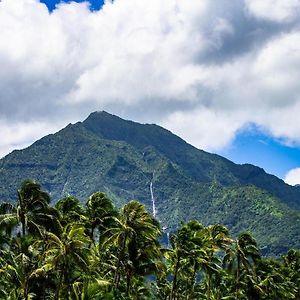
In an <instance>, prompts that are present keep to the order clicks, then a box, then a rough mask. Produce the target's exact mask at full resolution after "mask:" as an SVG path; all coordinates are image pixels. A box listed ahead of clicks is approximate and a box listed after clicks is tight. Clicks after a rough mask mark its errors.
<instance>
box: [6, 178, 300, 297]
mask: <svg viewBox="0 0 300 300" xmlns="http://www.w3.org/2000/svg"><path fill="white" fill-rule="evenodd" d="M17 194H18V199H17V204H16V205H13V204H11V203H1V204H0V299H11V300H12V299H78V300H79V299H80V300H84V299H120V300H121V299H137V300H142V299H165V300H175V299H176V300H179V299H188V300H191V299H224V300H225V299H227V300H230V299H270V300H274V299H300V293H299V286H300V252H299V251H298V250H293V249H291V250H289V251H288V252H287V253H286V254H285V255H283V256H281V257H273V258H270V257H268V258H266V257H262V256H261V254H260V252H259V250H258V246H257V244H256V241H255V240H254V238H253V237H252V236H251V234H250V233H245V232H244V233H241V234H240V235H239V236H238V237H232V236H231V235H230V233H229V232H228V229H227V228H226V227H225V226H224V225H220V224H215V225H209V226H203V225H202V224H201V223H199V222H198V221H193V220H191V221H189V222H187V223H185V224H182V225H181V227H180V228H179V229H178V231H177V232H172V233H170V234H167V233H166V232H164V231H166V229H164V230H163V229H162V228H161V227H160V224H159V222H158V220H156V219H155V218H154V217H153V216H152V215H151V214H150V213H148V212H147V211H146V209H145V207H144V206H143V205H142V204H141V203H139V202H137V201H130V202H128V203H127V204H125V205H124V206H123V207H122V208H121V209H120V210H118V209H116V208H114V206H113V204H112V202H111V200H110V199H109V198H108V197H107V196H106V195H105V194H104V193H101V192H97V193H94V194H92V195H91V196H90V197H89V198H88V199H87V201H86V203H85V205H84V206H83V205H81V203H80V201H79V200H78V199H76V198H74V197H72V196H68V197H65V198H63V199H61V200H59V201H58V202H57V203H56V204H55V206H51V205H50V197H49V195H48V194H47V193H46V192H44V191H43V190H42V189H41V186H40V185H39V184H37V183H36V182H34V181H30V180H27V181H25V182H23V184H22V186H21V187H20V189H19V190H18V193H17ZM278 230H280V228H278Z"/></svg>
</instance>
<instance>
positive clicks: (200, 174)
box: [0, 112, 300, 254]
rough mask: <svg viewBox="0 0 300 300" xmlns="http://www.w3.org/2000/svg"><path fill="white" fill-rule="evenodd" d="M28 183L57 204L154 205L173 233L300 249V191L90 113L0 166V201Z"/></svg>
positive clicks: (170, 138)
mask: <svg viewBox="0 0 300 300" xmlns="http://www.w3.org/2000/svg"><path fill="white" fill-rule="evenodd" d="M26 178H33V179H35V180H37V181H39V182H40V183H41V184H42V186H43V187H44V188H45V189H46V190H47V191H48V192H50V194H51V197H52V199H53V200H54V201H57V200H58V199H59V198H61V197H63V196H65V195H67V194H71V195H74V196H76V197H78V198H80V199H81V200H82V201H85V199H86V198H87V197H88V196H89V195H90V194H92V193H93V192H96V191H99V190H100V191H103V192H105V193H106V194H107V195H108V196H109V197H110V198H112V199H113V201H114V203H115V205H117V206H121V205H123V204H124V203H126V202H127V201H129V200H131V199H137V200H139V201H141V202H142V203H143V204H144V205H146V207H147V208H148V209H149V210H150V211H151V210H152V209H153V199H154V200H155V201H156V203H155V205H156V209H157V217H158V218H159V219H160V220H162V221H163V222H162V223H163V225H164V226H165V227H168V228H169V230H174V229H175V228H176V227H177V226H178V225H179V223H180V222H183V221H187V220H189V219H192V218H196V219H199V220H200V221H202V222H203V223H205V224H208V223H211V224H212V223H224V224H225V225H227V226H228V227H230V228H231V229H233V230H232V231H233V233H234V234H237V233H238V232H239V231H240V230H252V231H253V230H254V236H255V237H256V238H257V239H258V241H259V242H263V245H267V250H266V251H267V253H275V254H278V253H279V252H282V251H284V250H286V249H287V248H288V247H292V246H293V247H297V248H300V238H299V237H298V236H297V232H299V230H300V225H299V220H300V212H299V198H300V197H298V196H299V195H300V189H299V188H297V187H295V188H294V187H290V186H288V185H286V184H285V183H284V182H283V181H282V180H280V179H278V178H277V177H275V176H273V175H269V174H267V173H266V172H265V171H264V170H263V169H261V168H259V167H255V166H253V165H250V164H245V165H236V164H234V163H233V162H231V161H229V160H227V159H226V158H223V157H221V156H218V155H216V154H210V153H207V152H205V151H203V150H199V149H197V148H195V147H193V146H192V145H189V144H188V143H186V142H185V141H184V140H182V139H181V138H180V137H178V136H176V135H173V134H172V133H171V132H170V131H168V130H166V129H164V128H162V127H160V126H158V125H154V124H139V123H136V122H133V121H126V120H123V119H121V118H119V117H117V116H114V115H111V114H109V113H107V112H95V113H92V114H90V116H89V117H88V118H87V119H86V120H84V121H83V122H77V123H75V124H69V125H68V126H66V127H65V128H63V129H62V130H60V131H59V132H57V133H55V134H51V135H48V136H45V137H44V138H42V139H40V140H38V141H37V142H35V143H34V144H32V145H31V146H30V147H28V148H26V149H23V150H18V151H13V152H12V153H11V154H9V155H7V156H6V157H4V158H3V159H1V160H0V182H1V186H0V200H8V201H14V200H15V199H16V189H17V188H18V186H19V184H20V183H21V181H22V180H24V179H26ZM150 186H151V188H150ZM152 194H153V195H152ZM282 194H283V195H284V197H282ZM251 195H254V196H253V197H252V196H251ZM152 196H153V197H152ZM297 197H298V198H297ZM225 212H226V213H225ZM239 215H242V216H243V218H241V217H240V216H239ZM247 222H248V224H247ZM253 224H257V226H256V227H257V228H255V226H253ZM269 224H271V227H270V228H269V231H268V230H267V229H266V228H268V226H269ZM276 226H277V227H278V226H280V227H281V229H282V233H281V234H279V236H278V234H277V233H276V231H275V228H276ZM282 244H283V245H282Z"/></svg>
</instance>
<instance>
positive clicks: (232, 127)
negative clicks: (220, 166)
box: [163, 107, 245, 150]
mask: <svg viewBox="0 0 300 300" xmlns="http://www.w3.org/2000/svg"><path fill="white" fill-rule="evenodd" d="M244 121H245V117H244V116H243V113H241V114H240V115H237V114H234V115H232V113H230V112H227V113H226V112H223V111H212V110H210V109H208V108H205V107H203V108H198V109H196V110H194V111H189V112H175V113H173V114H170V115H169V117H168V118H167V119H166V120H165V121H164V122H163V126H165V127H167V128H169V129H170V130H171V131H173V132H176V133H177V134H179V135H180V136H181V137H183V138H184V139H185V140H187V141H193V144H194V146H196V147H198V148H203V145H205V149H206V150H215V149H220V148H224V147H226V146H227V145H228V143H229V142H230V141H231V140H233V139H234V136H235V133H236V132H237V131H238V130H239V129H240V126H241V124H243V123H244ZM220 133H222V134H220Z"/></svg>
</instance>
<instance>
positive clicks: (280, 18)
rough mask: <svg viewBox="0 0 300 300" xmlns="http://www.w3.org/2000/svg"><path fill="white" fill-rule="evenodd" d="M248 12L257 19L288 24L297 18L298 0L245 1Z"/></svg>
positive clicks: (298, 10)
mask: <svg viewBox="0 0 300 300" xmlns="http://www.w3.org/2000/svg"><path fill="white" fill-rule="evenodd" d="M245 3H246V7H247V9H248V11H249V12H250V13H251V14H252V15H254V16H255V17H257V18H261V19H266V20H269V21H275V22H289V21H293V20H294V19H295V18H299V14H300V1H299V0H245Z"/></svg>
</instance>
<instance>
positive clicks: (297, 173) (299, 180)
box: [284, 168, 300, 185]
mask: <svg viewBox="0 0 300 300" xmlns="http://www.w3.org/2000/svg"><path fill="white" fill-rule="evenodd" d="M284 181H285V182H286V183H288V184H290V185H296V184H300V168H296V169H292V170H290V171H289V172H288V173H287V174H286V175H285V178H284Z"/></svg>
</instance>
